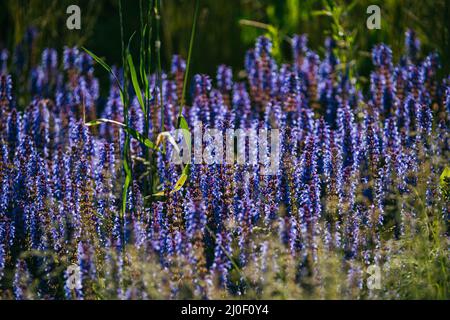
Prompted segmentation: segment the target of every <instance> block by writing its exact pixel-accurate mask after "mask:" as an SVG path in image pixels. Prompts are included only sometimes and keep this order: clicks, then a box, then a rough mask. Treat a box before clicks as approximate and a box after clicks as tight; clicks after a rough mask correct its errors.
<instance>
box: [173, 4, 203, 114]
mask: <svg viewBox="0 0 450 320" xmlns="http://www.w3.org/2000/svg"><path fill="white" fill-rule="evenodd" d="M199 6H200V0H196V1H195V13H194V22H193V23H192V30H191V40H190V42H189V53H188V60H187V63H186V73H185V75H184V82H183V92H182V94H181V105H180V111H179V113H178V117H180V116H181V114H182V112H183V107H184V105H185V104H186V89H187V82H188V79H189V67H190V65H191V58H192V49H193V47H194V40H195V30H196V29H197V19H198V8H199Z"/></svg>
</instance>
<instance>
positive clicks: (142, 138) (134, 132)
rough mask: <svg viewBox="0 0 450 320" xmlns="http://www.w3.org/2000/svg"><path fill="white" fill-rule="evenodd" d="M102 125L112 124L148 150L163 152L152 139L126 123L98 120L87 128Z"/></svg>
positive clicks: (90, 123)
mask: <svg viewBox="0 0 450 320" xmlns="http://www.w3.org/2000/svg"><path fill="white" fill-rule="evenodd" d="M102 123H110V124H113V125H116V126H119V127H121V128H122V129H123V130H124V131H126V132H127V133H128V134H129V135H130V136H132V137H133V138H135V139H136V140H137V141H139V142H140V143H142V144H144V145H145V146H147V147H148V148H150V149H153V150H156V151H160V152H162V150H160V149H158V147H157V145H155V144H154V143H153V142H152V141H150V139H148V138H146V137H145V136H144V135H143V134H141V133H140V132H138V131H137V130H135V129H133V128H130V127H129V126H127V125H125V124H124V123H121V122H118V121H114V120H109V119H97V120H93V121H90V122H87V123H86V126H88V127H94V126H98V125H100V124H102Z"/></svg>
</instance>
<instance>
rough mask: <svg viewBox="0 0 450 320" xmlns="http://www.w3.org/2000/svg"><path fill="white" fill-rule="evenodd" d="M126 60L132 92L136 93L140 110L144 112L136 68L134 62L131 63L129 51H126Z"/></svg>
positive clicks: (131, 58)
mask: <svg viewBox="0 0 450 320" xmlns="http://www.w3.org/2000/svg"><path fill="white" fill-rule="evenodd" d="M127 61H128V67H129V68H130V74H131V83H132V84H133V88H134V92H135V93H136V97H137V99H138V101H139V105H140V106H141V109H142V112H144V113H145V105H144V100H143V98H142V91H141V88H140V86H139V81H138V78H137V74H136V69H135V67H134V63H133V57H132V56H131V54H130V53H128V56H127Z"/></svg>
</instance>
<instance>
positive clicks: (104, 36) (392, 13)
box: [0, 0, 450, 82]
mask: <svg viewBox="0 0 450 320" xmlns="http://www.w3.org/2000/svg"><path fill="white" fill-rule="evenodd" d="M123 2H124V19H125V31H126V37H129V36H130V35H131V34H132V33H133V32H134V31H137V30H139V0H125V1H123ZM147 2H148V0H144V3H147ZM71 4H77V5H79V6H80V7H81V10H82V29H81V30H80V31H69V30H68V29H67V28H66V27H65V25H66V24H65V22H66V18H67V17H68V15H67V14H66V8H67V7H68V6H69V5H71ZM371 4H377V5H379V6H380V8H381V17H382V26H381V30H368V29H367V28H366V19H367V17H368V14H367V13H366V9H367V7H368V6H369V5H371ZM144 5H145V4H144ZM194 6H195V1H194V0H161V9H162V53H163V67H164V69H166V70H167V69H168V67H169V66H170V59H171V56H172V54H175V53H177V54H181V55H183V56H184V57H186V56H187V49H188V44H189V37H190V29H191V24H192V18H193V13H194ZM449 18H450V1H449V0H437V1H422V0H416V1H406V0H397V1H393V0H383V1H380V0H361V1H327V0H324V1H320V0H272V1H270V0H201V2H200V15H199V25H198V29H197V38H196V43H195V48H194V52H193V60H192V71H193V72H194V73H208V74H211V75H213V74H215V70H216V68H217V66H218V65H219V64H221V63H225V64H228V65H231V66H232V67H233V69H234V71H238V70H241V69H242V68H243V63H244V54H245V51H246V50H247V49H248V48H250V47H251V46H252V45H253V44H254V41H255V38H256V37H257V36H258V35H262V34H269V35H270V36H272V38H273V39H274V41H275V50H276V51H275V56H276V58H277V59H278V60H279V61H289V59H290V47H289V38H288V37H289V36H292V35H293V34H295V33H298V34H301V33H307V34H308V35H309V44H310V45H309V46H310V48H312V49H314V50H316V51H318V52H319V53H322V52H323V51H322V46H323V42H324V39H325V37H326V36H327V35H334V36H335V37H338V38H339V37H341V38H342V40H343V41H342V46H341V47H342V49H343V50H342V55H344V56H345V58H346V59H348V61H352V63H353V64H354V65H355V67H356V69H355V70H358V74H359V76H360V78H361V79H362V81H363V82H364V81H365V80H366V79H367V76H368V74H369V72H370V70H371V62H370V54H369V52H370V49H371V48H372V47H373V45H374V44H377V43H379V42H385V43H387V44H389V45H390V46H391V47H392V49H393V52H394V58H395V59H398V57H399V56H400V55H401V53H402V50H403V46H404V33H405V30H406V29H407V28H413V29H414V30H415V31H416V32H417V34H418V36H419V38H420V40H421V41H422V48H423V52H429V51H432V50H437V51H438V52H439V53H440V56H441V62H442V65H443V67H444V69H443V74H449V72H448V71H449V63H450V61H449V59H450V31H449V28H450V23H449ZM256 22H257V23H256ZM29 26H34V27H36V28H37V29H38V30H40V33H39V37H38V41H37V46H38V47H40V49H42V48H44V47H56V48H62V47H63V46H65V45H68V46H72V45H79V46H81V45H84V46H86V47H87V48H89V49H91V50H92V51H94V52H96V53H97V54H98V55H100V56H103V57H105V58H106V59H107V61H108V62H109V63H110V64H120V61H121V60H120V59H121V52H120V31H119V30H120V29H119V14H118V0H95V1H89V0H84V1H82V0H1V1H0V48H4V47H7V48H9V49H11V48H13V47H14V46H15V45H17V44H18V43H19V42H20V41H21V40H22V38H23V35H24V33H25V30H26V28H27V27H29ZM136 42H138V41H136ZM36 51H37V52H38V53H39V52H40V50H36ZM38 53H37V54H36V57H35V59H36V60H39V54H38ZM236 74H237V72H236Z"/></svg>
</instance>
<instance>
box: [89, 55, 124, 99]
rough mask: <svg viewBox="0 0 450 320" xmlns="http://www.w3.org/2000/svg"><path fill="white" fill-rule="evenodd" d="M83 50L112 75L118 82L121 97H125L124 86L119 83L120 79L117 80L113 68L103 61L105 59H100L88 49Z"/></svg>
mask: <svg viewBox="0 0 450 320" xmlns="http://www.w3.org/2000/svg"><path fill="white" fill-rule="evenodd" d="M82 49H83V50H84V51H86V53H87V54H88V55H90V56H91V57H92V59H94V60H95V62H97V63H98V64H99V65H101V66H102V67H103V69H105V70H106V71H108V73H110V74H111V75H112V76H113V77H114V79H115V81H116V82H117V85H118V87H119V90H120V93H121V95H123V89H122V85H121V83H120V81H119V79H118V78H117V75H116V74H115V73H114V72H113V70H112V68H111V67H110V66H109V65H108V64H107V63H106V62H105V61H103V59H101V58H100V57H98V56H97V55H96V54H95V53H93V52H92V51H89V50H88V49H86V48H85V47H82Z"/></svg>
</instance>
